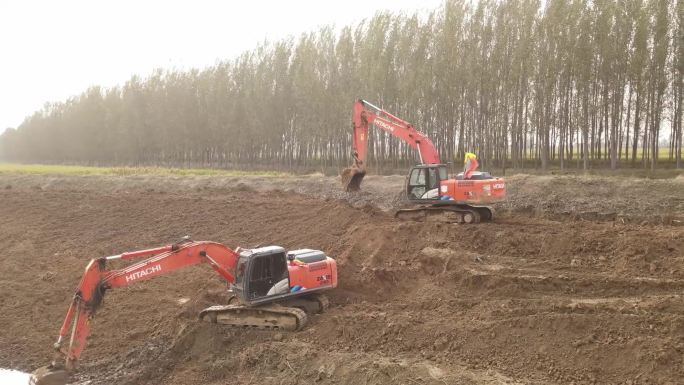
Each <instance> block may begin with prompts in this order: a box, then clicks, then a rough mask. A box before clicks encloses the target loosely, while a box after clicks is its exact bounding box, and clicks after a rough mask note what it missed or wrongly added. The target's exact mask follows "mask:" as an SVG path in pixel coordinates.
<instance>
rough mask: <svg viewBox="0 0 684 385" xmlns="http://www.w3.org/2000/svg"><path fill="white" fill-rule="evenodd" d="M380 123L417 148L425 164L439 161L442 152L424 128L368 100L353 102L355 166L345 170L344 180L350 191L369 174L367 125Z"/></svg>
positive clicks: (389, 131) (386, 129) (353, 151)
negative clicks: (421, 130)
mask: <svg viewBox="0 0 684 385" xmlns="http://www.w3.org/2000/svg"><path fill="white" fill-rule="evenodd" d="M370 125H374V126H376V127H380V128H381V129H382V130H383V131H385V132H387V133H389V134H390V135H393V136H395V137H397V138H399V139H401V140H403V141H404V142H406V144H408V145H409V146H410V147H411V148H413V149H415V150H417V151H418V156H419V157H420V162H421V163H422V164H437V163H440V160H439V153H438V152H437V149H436V148H435V145H434V144H433V143H432V141H431V140H430V139H429V138H428V137H427V136H426V135H425V134H424V133H422V132H420V131H418V130H417V129H416V128H415V127H413V125H412V124H411V123H408V122H406V121H404V120H402V119H399V118H398V117H396V116H394V115H392V114H390V113H389V112H387V111H385V110H383V109H381V108H379V107H376V106H374V105H372V104H371V103H369V102H367V101H365V100H358V101H356V103H354V108H353V115H352V129H353V134H352V156H353V157H354V164H353V165H352V167H350V168H347V169H345V170H343V171H342V184H343V186H344V187H345V189H346V190H347V191H356V190H359V189H360V187H361V181H362V180H363V177H364V176H365V175H366V155H367V153H368V128H369V126H370Z"/></svg>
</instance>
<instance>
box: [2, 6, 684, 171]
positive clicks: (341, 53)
mask: <svg viewBox="0 0 684 385" xmlns="http://www.w3.org/2000/svg"><path fill="white" fill-rule="evenodd" d="M683 26H684V0H674V1H673V0H606V1H598V0H594V1H589V0H547V1H545V2H543V3H542V2H540V0H480V1H477V2H473V3H471V2H467V1H463V0H448V1H446V2H445V3H444V4H443V5H442V6H441V7H440V8H439V9H436V10H434V11H433V12H432V13H430V14H427V15H424V16H420V15H418V14H392V13H378V14H376V15H374V16H373V17H371V18H369V19H367V20H364V21H363V22H360V23H359V24H357V25H352V26H345V27H342V28H340V29H336V28H333V27H324V28H321V29H320V30H318V31H315V32H310V33H305V34H302V35H301V36H299V37H298V38H289V39H284V40H279V41H274V42H266V43H263V44H261V45H259V46H258V47H256V48H255V49H253V50H251V51H248V52H245V53H243V54H242V55H240V56H239V57H237V58H234V59H231V60H226V61H224V62H221V63H218V64H216V65H214V66H211V67H208V68H206V69H204V70H189V71H172V70H164V69H159V70H157V71H155V72H154V73H152V74H151V75H149V76H147V77H140V76H133V77H132V78H131V79H130V80H128V81H127V82H126V83H125V84H123V85H121V86H117V87H112V88H103V87H92V88H90V89H88V90H86V91H84V92H83V93H82V94H80V95H78V96H74V97H72V98H70V99H68V100H66V101H60V102H54V103H50V104H48V105H46V106H45V107H44V108H43V109H41V110H40V111H37V112H35V113H34V114H33V115H32V116H30V117H27V118H26V120H25V121H24V122H23V123H22V124H21V125H20V126H19V127H18V128H17V129H16V130H14V129H9V130H7V131H6V132H5V133H4V134H3V135H2V136H0V157H2V158H3V159H5V160H9V161H19V162H69V163H88V164H125V165H137V164H154V165H160V166H164V165H173V166H190V165H192V166H209V167H239V166H246V165H264V166H273V167H288V168H302V167H305V168H306V167H309V168H311V167H342V166H344V165H347V164H349V163H350V155H351V126H350V125H351V123H350V122H351V107H352V103H353V102H354V101H355V100H356V99H359V98H363V99H366V100H368V101H370V102H371V103H373V104H376V105H379V106H382V107H383V108H384V109H386V110H388V111H390V112H392V113H393V114H395V115H397V116H399V117H401V118H403V119H405V120H407V121H409V122H412V123H413V124H414V125H415V126H416V127H418V128H419V129H420V130H421V131H424V132H425V133H427V134H428V135H429V136H430V137H431V138H432V139H433V142H434V143H435V145H436V146H437V147H438V149H439V151H440V154H441V155H442V160H443V161H445V162H446V161H451V160H453V159H460V158H461V157H462V156H463V154H464V153H465V152H466V151H472V152H476V153H477V154H478V156H479V158H480V159H481V163H484V164H485V165H490V166H498V167H516V168H521V167H542V168H548V167H549V166H550V164H551V163H553V164H557V165H559V166H560V167H561V168H567V167H577V168H588V167H591V165H592V164H597V163H598V164H601V165H605V166H609V167H612V168H617V167H620V166H621V165H630V166H634V165H638V166H642V167H650V168H655V167H657V166H658V162H659V161H661V162H662V161H663V160H664V159H663V158H664V157H667V159H669V161H670V163H675V164H676V165H677V167H681V156H682V85H683V83H684V81H683V78H682V73H683V72H684V63H683V61H684V54H683V53H682V46H683V45H684V32H683V30H682V27H683ZM372 135H373V139H372V140H371V141H370V142H371V145H370V148H369V155H368V157H369V164H370V166H371V167H374V166H376V167H399V166H404V165H407V164H409V163H414V162H415V160H416V154H414V153H413V152H412V151H411V149H410V148H408V147H407V146H406V145H405V144H403V143H401V142H399V141H398V140H396V139H394V138H391V137H388V136H387V135H385V134H383V133H381V132H380V130H374V131H373V134H372ZM663 144H665V145H666V148H663V149H661V148H660V147H661V146H662V145H663ZM659 153H660V154H661V156H660V158H659V157H658V154H659ZM663 154H666V155H663Z"/></svg>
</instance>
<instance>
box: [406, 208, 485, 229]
mask: <svg viewBox="0 0 684 385" xmlns="http://www.w3.org/2000/svg"><path fill="white" fill-rule="evenodd" d="M394 217H395V218H397V219H401V220H412V221H422V220H428V221H436V222H444V223H465V224H471V223H480V222H489V221H491V220H492V217H493V209H492V208H491V207H488V206H471V205H441V206H440V205H423V206H420V207H412V208H405V209H399V210H397V211H396V212H395V213H394Z"/></svg>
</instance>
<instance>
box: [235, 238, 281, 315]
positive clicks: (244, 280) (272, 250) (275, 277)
mask: <svg viewBox="0 0 684 385" xmlns="http://www.w3.org/2000/svg"><path fill="white" fill-rule="evenodd" d="M286 253H287V252H286V251H285V249H284V248H282V247H280V246H266V247H260V248H256V249H250V250H243V251H242V252H241V253H240V258H239V260H238V264H237V269H236V274H235V283H234V284H233V285H232V290H233V292H234V293H235V294H236V295H237V296H238V297H239V298H240V300H241V301H242V302H243V303H245V304H249V305H252V304H257V303H260V302H264V301H265V300H267V299H268V297H271V296H274V295H278V294H284V293H287V292H289V275H288V269H287V255H286Z"/></svg>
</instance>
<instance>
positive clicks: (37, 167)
mask: <svg viewBox="0 0 684 385" xmlns="http://www.w3.org/2000/svg"><path fill="white" fill-rule="evenodd" d="M0 174H35V175H50V174H55V175H115V176H126V175H177V176H188V175H190V176H266V177H282V176H287V175H290V174H287V173H284V172H278V171H241V170H218V169H200V168H165V167H91V166H70V165H45V164H16V163H0Z"/></svg>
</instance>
